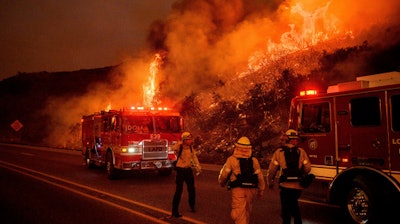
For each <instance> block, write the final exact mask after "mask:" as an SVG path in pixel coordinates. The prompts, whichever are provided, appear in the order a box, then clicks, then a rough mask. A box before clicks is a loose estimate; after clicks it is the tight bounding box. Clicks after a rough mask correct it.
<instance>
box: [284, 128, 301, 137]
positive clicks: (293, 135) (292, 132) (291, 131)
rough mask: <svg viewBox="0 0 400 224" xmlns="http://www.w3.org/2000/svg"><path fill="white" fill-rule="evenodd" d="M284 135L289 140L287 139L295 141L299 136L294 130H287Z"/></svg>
mask: <svg viewBox="0 0 400 224" xmlns="http://www.w3.org/2000/svg"><path fill="white" fill-rule="evenodd" d="M285 135H286V136H287V137H288V138H289V139H297V138H299V134H298V132H297V131H296V130H293V129H289V130H287V131H286V132H285Z"/></svg>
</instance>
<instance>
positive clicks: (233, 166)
mask: <svg viewBox="0 0 400 224" xmlns="http://www.w3.org/2000/svg"><path fill="white" fill-rule="evenodd" d="M246 164H247V165H246ZM242 169H243V170H242ZM246 170H249V172H246ZM245 173H248V174H250V176H249V175H245ZM244 176H249V177H250V179H247V178H245V177H244ZM218 182H219V184H220V185H221V187H225V186H227V185H228V189H231V191H232V211H231V217H232V219H233V221H234V222H235V223H236V224H248V223H250V215H251V211H252V204H253V201H254V197H255V196H256V195H258V196H259V197H261V196H262V195H263V193H264V189H265V180H264V176H263V175H262V173H261V167H260V163H259V162H258V160H257V159H256V158H254V157H252V147H251V144H250V140H249V139H248V138H247V137H241V138H240V139H239V140H238V141H237V142H236V143H235V149H234V151H233V154H232V156H230V157H229V158H228V159H227V161H226V163H225V164H224V166H223V167H222V169H221V171H220V174H219V176H218Z"/></svg>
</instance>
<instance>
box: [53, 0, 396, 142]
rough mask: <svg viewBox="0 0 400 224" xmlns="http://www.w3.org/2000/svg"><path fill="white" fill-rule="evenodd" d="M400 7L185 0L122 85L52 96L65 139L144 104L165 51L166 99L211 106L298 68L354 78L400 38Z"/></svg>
mask: <svg viewBox="0 0 400 224" xmlns="http://www.w3.org/2000/svg"><path fill="white" fill-rule="evenodd" d="M399 11H400V1H398V0H386V1H374V2H368V3H367V2H366V1H364V0H354V1H348V0H335V1H327V0H288V1H278V0H271V1H268V0H264V1H263V0H254V1H248V0H202V1H200V0H198V1H197V0H179V1H176V2H175V3H174V4H173V5H172V7H171V11H170V13H169V15H168V17H167V18H166V20H164V21H155V22H154V23H153V24H152V25H151V27H149V30H150V31H149V35H148V46H147V47H146V49H144V50H143V52H141V53H140V55H137V56H135V58H134V59H127V60H126V61H124V62H123V63H122V64H121V66H119V67H118V68H117V69H116V70H115V72H114V77H115V78H114V80H113V81H112V82H113V83H111V84H110V85H107V86H96V87H93V88H91V89H88V90H87V94H86V95H85V96H82V97H77V98H72V99H52V100H51V101H49V108H51V109H52V110H53V109H54V110H57V111H58V112H59V113H55V114H58V115H57V116H59V117H57V118H54V121H59V122H62V123H63V124H60V126H61V127H65V129H64V130H60V131H61V132H62V131H64V133H65V134H64V136H65V135H68V133H66V131H65V130H69V129H71V128H70V127H71V124H76V121H77V119H79V118H80V117H81V116H82V115H83V114H90V113H93V112H94V111H99V110H102V109H106V108H107V107H111V108H114V109H120V108H121V107H124V106H132V105H133V104H140V103H141V100H142V99H143V95H142V94H143V91H142V90H143V89H142V87H143V85H144V84H145V83H146V81H147V77H148V75H149V64H150V62H151V60H152V58H153V57H154V54H155V53H160V52H162V54H163V65H162V67H161V68H160V71H159V72H158V74H157V77H156V84H157V85H156V87H157V91H156V92H157V97H158V99H160V101H159V102H160V103H166V102H167V103H170V102H179V101H181V100H182V99H183V98H184V97H187V96H189V95H191V94H199V95H201V96H202V97H203V99H202V100H203V103H204V104H203V106H210V102H211V103H212V101H213V100H212V99H211V97H212V95H213V94H218V95H219V96H221V97H222V99H235V100H240V99H241V97H242V95H243V93H245V92H247V91H248V89H249V88H250V87H251V86H252V85H253V84H254V83H257V82H266V83H268V84H269V85H270V86H271V88H273V87H274V85H275V82H276V80H277V79H278V78H279V77H281V74H282V72H283V71H285V70H288V69H290V70H293V71H295V73H296V74H298V75H299V76H304V77H307V78H309V79H313V75H315V74H316V73H319V74H320V75H319V76H318V78H320V79H322V80H323V81H324V82H327V83H330V82H333V81H336V80H338V81H340V80H342V81H343V80H344V81H349V80H352V79H353V78H354V77H355V76H357V75H369V74H371V72H375V70H376V68H371V66H370V65H369V64H370V63H371V60H373V58H374V57H373V55H374V52H373V51H386V50H387V49H390V48H392V46H395V45H398V44H399V42H400V36H399V35H400V34H399V33H400V27H399V22H398V21H400V20H399V19H400V18H399V15H400V12H399ZM339 49H345V50H343V51H344V53H343V54H342V56H341V57H339V59H340V60H339V59H338V56H336V58H334V57H333V56H332V54H335V52H337V51H338V50H339ZM335 55H337V54H335ZM332 58H333V59H332ZM330 59H332V60H330ZM333 61H334V62H335V63H333ZM394 66H397V69H398V68H399V67H398V66H399V64H398V63H397V65H396V64H395V65H394ZM374 69H375V70H374ZM384 69H392V68H381V70H384ZM321 74H322V75H321ZM60 105H61V106H60ZM71 108H74V109H71ZM63 111H68V115H66V114H65V113H63ZM72 126H73V125H72ZM57 135H58V136H60V133H55V135H54V136H57ZM61 135H62V134H61ZM49 139H52V140H54V139H55V138H53V137H50V138H49Z"/></svg>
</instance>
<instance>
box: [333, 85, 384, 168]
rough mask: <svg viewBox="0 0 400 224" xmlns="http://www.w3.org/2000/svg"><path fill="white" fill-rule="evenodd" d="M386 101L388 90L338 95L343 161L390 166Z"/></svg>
mask: <svg viewBox="0 0 400 224" xmlns="http://www.w3.org/2000/svg"><path fill="white" fill-rule="evenodd" d="M385 102H386V99H385V94H384V92H379V93H365V94H360V95H354V96H343V97H338V98H337V113H338V114H337V120H338V155H339V158H341V163H342V164H341V165H345V166H346V164H345V163H348V164H351V165H368V166H375V167H378V168H380V169H387V168H388V150H387V147H386V145H387V138H386V133H387V125H386V124H387V123H386V108H385Z"/></svg>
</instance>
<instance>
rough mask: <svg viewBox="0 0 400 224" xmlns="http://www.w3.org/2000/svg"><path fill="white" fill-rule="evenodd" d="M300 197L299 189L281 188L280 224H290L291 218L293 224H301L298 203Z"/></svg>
mask: <svg viewBox="0 0 400 224" xmlns="http://www.w3.org/2000/svg"><path fill="white" fill-rule="evenodd" d="M300 195H301V190H299V189H294V188H284V187H281V191H280V198H281V206H282V211H281V212H282V213H281V217H282V224H290V221H291V219H292V217H293V219H294V224H301V223H302V221H301V214H300V207H299V202H298V200H299V198H300Z"/></svg>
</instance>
